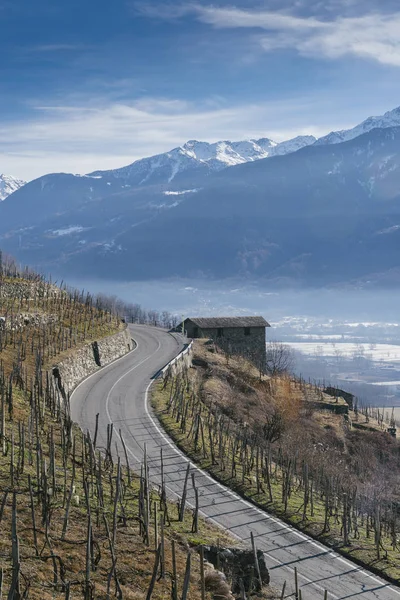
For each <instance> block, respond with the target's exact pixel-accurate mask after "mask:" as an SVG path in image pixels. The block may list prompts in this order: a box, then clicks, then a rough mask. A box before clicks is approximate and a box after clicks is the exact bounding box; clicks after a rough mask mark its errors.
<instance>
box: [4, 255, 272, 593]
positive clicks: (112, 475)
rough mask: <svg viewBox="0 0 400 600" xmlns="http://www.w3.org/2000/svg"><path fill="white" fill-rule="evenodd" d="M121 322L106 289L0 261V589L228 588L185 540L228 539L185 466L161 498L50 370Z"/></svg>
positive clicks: (119, 443)
mask: <svg viewBox="0 0 400 600" xmlns="http://www.w3.org/2000/svg"><path fill="white" fill-rule="evenodd" d="M0 256H1V255H0ZM141 314H142V317H143V314H144V313H143V312H142V313H141ZM155 316H157V315H154V314H152V315H151V318H152V319H154V318H155ZM165 318H167V317H165ZM123 327H125V324H124V323H122V322H121V318H120V316H118V314H117V313H116V312H115V311H113V310H110V302H109V301H108V302H107V299H104V298H102V299H101V298H93V297H92V296H91V295H90V294H87V293H83V292H78V291H70V290H68V289H67V287H66V286H63V285H61V286H56V285H54V284H53V283H51V282H47V281H45V280H44V278H42V277H40V276H38V275H36V274H35V273H32V272H29V271H23V272H21V271H19V270H18V268H17V267H16V265H15V263H14V262H13V261H5V260H4V259H3V260H0V527H1V533H2V535H1V539H0V598H3V597H4V598H5V597H7V598H8V599H9V600H22V599H39V598H40V599H49V600H50V599H55V598H57V599H58V598H60V599H65V600H68V599H70V598H82V599H84V600H94V599H95V598H96V599H102V598H104V599H109V598H112V597H116V598H120V599H122V598H124V599H128V600H129V599H138V598H143V599H144V598H146V600H150V599H151V598H153V599H154V600H157V599H161V598H164V599H165V598H171V600H185V599H187V598H189V597H190V598H191V599H193V600H200V598H201V599H202V600H205V599H206V598H207V599H211V598H213V597H215V593H217V592H218V590H219V592H218V593H220V592H221V590H222V592H223V593H224V594H225V595H224V596H220V597H223V598H228V599H229V598H233V596H232V595H231V592H230V587H229V586H228V585H227V584H226V583H225V582H224V579H223V577H222V575H221V574H218V573H217V571H214V570H213V567H212V565H209V564H208V563H206V562H205V560H204V554H203V552H202V551H199V552H197V551H192V550H191V549H190V548H191V547H192V546H193V547H196V548H202V547H203V545H207V544H208V543H209V541H210V540H211V541H215V540H216V539H218V540H219V543H220V544H221V547H224V546H226V545H231V546H232V544H235V542H234V541H233V540H232V539H230V538H229V537H228V536H227V535H226V534H225V533H224V532H223V531H220V530H219V529H216V528H215V527H212V526H210V525H208V524H207V523H206V522H204V520H203V519H202V518H201V517H200V515H199V512H198V507H197V509H196V507H195V508H194V509H193V510H189V507H188V506H187V505H186V494H187V486H188V485H191V486H193V488H194V489H196V481H195V479H194V476H192V477H191V478H190V477H187V478H186V480H185V484H184V486H183V489H182V497H181V498H180V499H179V502H178V503H176V502H172V501H170V500H169V499H168V498H167V494H166V488H165V485H164V484H162V485H161V486H160V487H159V488H154V487H153V486H152V485H151V483H150V475H151V465H150V464H149V461H148V460H147V458H146V456H145V459H144V462H143V464H142V465H141V466H140V465H139V466H138V465H135V471H134V470H133V469H132V467H131V465H130V464H129V460H128V453H127V449H126V446H125V442H124V440H123V438H122V435H121V432H116V431H114V429H113V426H112V425H109V427H108V430H107V444H106V447H99V444H98V441H97V437H98V430H97V423H96V424H94V428H93V429H94V430H93V431H91V432H89V431H85V432H82V431H81V430H80V429H79V428H78V427H77V426H76V425H75V424H74V423H73V422H72V421H71V418H70V411H69V397H68V396H67V397H65V395H63V394H61V393H60V389H59V387H58V385H57V381H56V379H55V378H54V377H53V370H52V369H53V365H54V364H55V363H59V361H60V360H62V359H63V358H65V357H66V356H71V355H73V354H74V353H75V352H76V351H77V350H78V349H79V348H80V347H82V346H83V345H85V344H87V343H88V342H92V341H93V340H99V339H101V338H102V337H105V336H109V335H111V334H113V333H117V332H118V331H120V330H122V329H123ZM160 461H161V464H162V461H163V457H162V455H161V457H160ZM258 597H260V598H271V599H273V598H275V596H274V595H273V592H272V591H271V590H269V589H268V588H266V589H265V590H264V591H263V593H259V594H258Z"/></svg>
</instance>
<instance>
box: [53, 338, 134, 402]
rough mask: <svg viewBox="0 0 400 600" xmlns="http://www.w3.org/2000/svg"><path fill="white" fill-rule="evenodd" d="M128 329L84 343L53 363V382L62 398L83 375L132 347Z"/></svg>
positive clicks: (85, 375) (92, 371) (83, 377)
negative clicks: (67, 355) (70, 354)
mask: <svg viewBox="0 0 400 600" xmlns="http://www.w3.org/2000/svg"><path fill="white" fill-rule="evenodd" d="M133 346H134V342H133V340H132V339H131V336H130V333H129V329H128V328H126V329H124V330H123V331H120V332H119V333H116V334H114V335H110V336H108V337H105V338H102V339H101V340H97V341H94V342H91V343H89V344H86V345H85V346H83V347H82V348H80V349H79V350H77V351H76V352H74V354H73V355H72V356H69V357H68V358H66V359H64V360H62V361H60V362H59V363H57V364H55V365H53V368H52V374H53V377H54V382H55V384H56V386H57V388H58V390H59V391H60V393H61V395H62V396H63V398H64V399H66V398H67V397H68V394H70V393H71V392H72V391H73V389H74V388H75V387H76V386H77V385H78V383H80V382H81V381H82V380H83V379H85V377H88V375H91V374H92V373H94V372H95V371H97V370H98V369H101V368H102V367H104V366H106V365H108V364H110V363H111V362H112V361H114V360H116V359H117V358H120V357H121V356H123V355H124V354H126V353H127V352H129V351H130V350H132V349H133Z"/></svg>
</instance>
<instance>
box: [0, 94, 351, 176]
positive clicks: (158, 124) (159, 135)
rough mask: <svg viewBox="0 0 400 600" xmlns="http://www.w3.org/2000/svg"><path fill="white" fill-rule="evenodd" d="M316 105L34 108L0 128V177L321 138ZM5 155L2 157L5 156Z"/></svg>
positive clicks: (151, 102) (173, 102)
mask: <svg viewBox="0 0 400 600" xmlns="http://www.w3.org/2000/svg"><path fill="white" fill-rule="evenodd" d="M318 101H320V99H313V100H310V99H309V98H296V99H295V100H292V99H290V100H286V101H279V102H278V101H276V102H264V103H259V104H256V103H254V104H243V105H236V106H235V105H229V106H226V104H225V105H224V103H223V102H222V101H221V102H219V103H218V102H216V101H215V99H213V101H212V102H207V101H204V103H202V104H201V105H200V104H191V103H189V102H188V101H184V100H179V99H165V98H161V99H160V98H147V99H141V100H138V101H137V102H135V103H132V104H122V103H119V104H117V103H107V104H105V105H104V106H101V107H100V106H96V107H93V106H91V105H90V104H87V105H80V106H76V105H75V106H69V105H60V106H57V105H54V104H52V105H51V106H45V105H43V104H42V105H38V106H37V107H36V109H35V110H34V111H33V113H32V116H31V118H30V119H28V118H25V119H24V120H23V121H22V122H15V123H9V122H7V121H3V122H1V121H0V139H1V140H2V148H1V149H0V165H1V171H2V172H5V173H9V174H15V175H16V176H18V177H21V178H24V179H32V178H34V177H38V176H40V175H43V174H45V173H49V172H57V171H58V172H59V171H65V172H73V173H88V172H90V171H93V170H96V169H110V168H116V167H119V166H123V165H126V164H129V163H131V162H133V161H134V160H137V159H139V158H143V157H144V156H151V155H154V154H157V153H160V152H165V151H167V150H171V149H172V148H174V147H176V146H179V145H180V144H183V143H184V142H185V141H187V140H188V139H200V140H207V141H217V140H221V139H233V140H240V139H245V138H249V137H261V136H266V135H267V136H269V137H272V138H274V139H276V140H277V141H283V140H285V139H288V138H290V137H294V136H295V135H298V134H305V133H309V134H313V135H322V134H324V133H327V132H328V131H329V130H330V128H331V126H332V125H335V126H336V125H337V126H338V127H339V126H345V125H348V122H344V121H343V120H341V119H340V120H339V121H338V122H337V123H332V121H330V122H329V124H325V123H321V121H318V120H315V119H314V118H313V117H310V115H313V114H315V110H314V109H315V108H316V106H317V102H318ZM5 149H6V150H5Z"/></svg>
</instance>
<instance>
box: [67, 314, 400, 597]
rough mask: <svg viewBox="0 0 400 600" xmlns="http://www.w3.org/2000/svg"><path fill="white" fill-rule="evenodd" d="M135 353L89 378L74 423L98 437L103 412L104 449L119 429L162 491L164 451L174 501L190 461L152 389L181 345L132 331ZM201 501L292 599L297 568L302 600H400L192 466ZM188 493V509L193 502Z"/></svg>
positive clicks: (148, 331)
mask: <svg viewBox="0 0 400 600" xmlns="http://www.w3.org/2000/svg"><path fill="white" fill-rule="evenodd" d="M131 334H132V337H133V339H134V340H135V341H136V343H137V347H136V349H135V350H134V351H133V352H131V353H129V354H128V355H126V356H125V357H123V358H121V359H119V360H118V361H116V362H114V363H112V364H111V365H109V366H107V367H104V368H103V369H101V370H100V371H98V372H97V373H95V374H94V375H93V376H91V377H89V378H88V379H86V380H85V381H84V382H83V383H81V384H80V385H79V386H78V387H77V388H76V390H75V392H74V394H73V396H72V399H71V411H72V417H73V419H74V420H75V421H76V422H77V423H79V425H80V426H81V427H82V429H83V430H84V431H87V430H89V431H90V432H91V433H92V434H93V432H94V426H95V421H96V414H97V413H99V432H98V438H97V439H98V444H97V445H98V447H99V448H100V449H101V447H105V445H106V443H105V440H106V432H107V424H108V423H114V431H115V436H114V442H116V443H117V445H118V448H119V453H120V455H121V457H123V450H122V444H121V443H120V439H119V433H118V432H119V431H121V432H122V435H123V438H124V440H125V443H126V446H127V448H128V456H129V463H130V466H131V468H133V469H137V468H140V463H141V461H142V460H143V453H144V446H145V445H146V449H147V455H148V457H149V467H150V478H151V480H152V481H153V482H154V484H156V485H157V484H160V450H161V449H162V452H163V458H164V473H165V478H166V485H167V490H168V493H169V496H170V498H171V499H172V500H177V498H178V497H180V495H181V494H182V488H183V481H184V478H185V472H186V468H187V463H188V459H187V458H186V457H185V456H184V455H183V454H182V453H181V452H180V451H179V450H178V449H177V448H176V446H175V445H174V443H173V442H172V441H171V439H170V438H169V437H168V436H167V435H166V434H165V433H164V432H163V431H162V429H161V427H160V425H159V424H158V422H157V420H156V419H155V418H154V415H153V414H152V411H151V408H150V406H149V402H148V395H149V394H148V390H149V388H150V385H151V381H152V378H153V377H154V375H155V374H156V373H157V372H158V371H159V369H161V368H162V367H163V366H164V365H165V364H166V363H167V362H169V361H170V360H171V359H172V358H174V357H175V356H176V355H177V354H178V352H179V351H180V350H181V349H182V344H181V342H180V340H179V339H177V338H175V337H173V336H172V335H171V334H169V333H166V332H165V331H161V330H159V329H155V328H151V327H145V326H140V325H137V326H131ZM192 469H193V471H194V472H195V477H196V485H197V487H198V488H199V494H200V509H201V513H202V515H203V516H204V517H207V518H208V519H210V520H212V521H213V522H215V523H216V524H218V525H219V526H220V527H222V528H224V529H225V530H227V531H229V532H230V533H231V534H232V535H234V536H236V537H237V538H239V539H240V540H242V541H244V542H245V543H246V544H249V543H250V532H253V535H254V538H255V541H256V545H257V548H260V549H261V550H263V551H264V552H265V553H266V555H267V563H268V566H269V568H270V573H271V583H272V584H273V585H274V586H277V587H278V588H281V586H282V585H283V582H284V581H287V587H286V593H285V597H290V596H291V595H292V594H293V591H294V567H297V571H298V581H299V586H300V588H301V589H302V597H303V600H323V598H324V590H325V589H326V590H328V598H330V599H335V600H338V599H341V600H344V599H347V598H358V599H360V600H373V599H375V600H376V599H378V600H400V588H397V587H396V586H393V585H392V584H389V583H387V582H385V581H384V580H382V579H380V578H379V577H377V576H375V575H373V574H371V573H369V572H368V571H366V570H364V569H362V568H361V567H358V566H357V565H355V564H353V563H351V562H350V561H349V560H347V559H344V558H343V557H341V556H340V555H337V554H336V553H335V552H333V551H332V550H330V549H329V548H327V547H325V546H323V545H322V544H320V543H318V542H315V541H314V540H312V539H310V538H308V537H307V536H306V535H304V534H302V533H300V532H298V531H296V530H295V529H293V528H291V527H290V526H288V525H286V524H285V523H283V522H282V521H280V520H279V519H276V518H275V517H271V516H269V515H268V514H267V513H265V512H263V511H261V510H259V509H257V508H255V507H254V506H252V505H251V504H249V503H248V502H246V501H244V500H242V499H241V498H239V496H237V495H236V494H235V493H233V492H231V491H230V490H228V489H227V488H225V487H224V486H222V485H221V484H219V483H217V482H215V481H214V480H213V479H212V478H211V477H210V476H209V475H207V474H206V473H204V472H203V471H201V470H200V469H198V468H197V467H196V466H195V465H192ZM190 488H191V486H189V492H188V502H189V505H190V504H191V503H192V502H193V493H192V490H191V489H190Z"/></svg>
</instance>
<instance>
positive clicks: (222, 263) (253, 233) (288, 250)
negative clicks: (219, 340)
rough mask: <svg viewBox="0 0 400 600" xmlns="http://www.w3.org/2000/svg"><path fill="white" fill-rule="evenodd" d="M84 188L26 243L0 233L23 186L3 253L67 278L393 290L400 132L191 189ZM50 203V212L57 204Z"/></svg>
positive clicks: (315, 149) (398, 243)
mask: <svg viewBox="0 0 400 600" xmlns="http://www.w3.org/2000/svg"><path fill="white" fill-rule="evenodd" d="M52 177H53V176H49V179H48V185H47V186H46V187H45V190H46V189H47V188H49V186H50V182H51V181H52ZM54 177H55V176H54ZM57 177H58V176H57ZM64 177H67V178H68V177H72V176H64ZM95 177H97V176H95ZM82 181H83V182H84V183H85V185H86V186H87V185H90V187H91V188H92V189H93V192H91V197H90V198H86V200H85V202H83V203H82V202H80V201H78V200H76V201H75V203H72V202H71V203H70V204H67V203H66V201H65V199H64V200H63V199H61V200H60V199H57V203H56V204H55V206H54V207H53V208H54V210H52V211H49V212H48V214H47V215H46V216H45V217H44V216H43V207H41V211H40V212H41V216H40V220H38V219H37V220H36V222H35V223H34V224H33V225H32V224H31V225H30V228H29V229H28V230H26V231H22V232H21V231H18V232H17V231H11V227H10V226H6V225H4V223H5V219H4V215H5V212H4V211H2V210H1V209H2V208H3V206H4V209H5V208H7V207H6V206H5V205H7V204H8V205H9V206H8V209H9V210H11V208H12V210H13V211H14V212H13V218H14V219H17V216H18V215H19V220H20V221H21V215H22V214H23V213H24V210H25V209H26V207H27V204H28V201H29V198H28V196H27V195H26V194H25V192H26V189H27V188H28V186H26V188H23V189H22V190H19V192H16V194H14V197H13V202H5V203H3V205H2V206H1V207H0V233H1V232H2V236H1V238H0V245H2V246H4V247H5V249H7V250H8V251H13V252H17V253H18V257H19V259H20V260H22V261H27V262H30V263H31V264H32V263H33V264H39V265H41V266H42V267H43V268H45V269H48V270H51V271H53V272H54V271H56V272H57V273H58V274H60V275H64V274H69V275H73V276H75V277H76V276H79V275H81V276H88V275H90V276H92V277H105V278H108V279H109V278H115V279H121V280H126V279H131V280H132V279H152V278H161V277H172V276H177V275H179V276H188V277H193V276H197V277H208V278H219V279H220V278H226V277H244V278H261V279H264V280H268V281H269V282H271V284H276V285H278V284H279V285H282V284H290V285H313V286H316V285H317V286H318V285H332V284H338V283H342V282H349V281H352V280H362V281H364V283H365V282H368V281H372V282H373V281H377V280H378V279H380V278H382V277H386V279H387V281H388V283H390V284H391V285H394V284H396V283H398V279H397V278H398V273H400V127H395V128H384V129H374V130H372V131H370V132H369V133H367V134H364V135H362V136H360V137H358V138H356V139H354V140H351V141H349V142H346V143H341V144H334V145H324V146H318V145H311V146H308V147H306V148H303V149H301V150H299V151H298V152H294V153H290V154H287V155H284V156H275V157H272V158H268V159H264V160H255V161H253V162H247V163H245V164H239V165H237V166H232V167H231V168H229V169H224V170H220V171H217V172H211V171H210V170H208V171H207V175H206V176H205V175H204V174H203V175H202V176H199V177H198V179H197V180H196V185H195V186H193V187H187V185H184V184H183V183H182V184H181V185H178V184H177V183H176V184H175V186H173V187H172V186H171V184H168V185H169V187H167V186H166V185H164V184H162V185H152V186H150V185H149V186H143V187H140V186H139V187H136V188H134V187H128V188H124V187H122V186H124V185H125V184H124V183H123V181H122V186H121V182H120V185H119V187H118V185H117V181H118V180H117V179H114V180H112V181H111V182H107V181H106V180H105V178H104V177H102V178H101V179H94V178H90V177H84V178H81V182H82ZM66 182H70V184H71V186H72V184H75V182H76V178H73V180H72V181H71V180H69V179H67V180H66ZM185 183H187V182H185ZM191 183H193V181H191ZM108 184H110V185H108ZM36 185H37V186H40V185H41V182H40V180H38V181H37V182H36ZM81 185H82V183H81ZM72 189H73V186H72ZM47 192H48V196H47V199H46V203H47V205H49V202H50V201H51V199H53V201H54V202H56V200H55V198H54V197H53V196H52V194H51V193H49V189H47ZM50 192H51V189H50ZM61 206H63V210H61ZM22 207H24V209H23V210H21V208H22ZM11 216H12V215H8V219H11ZM349 257H350V258H351V260H349ZM385 274H387V275H385Z"/></svg>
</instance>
